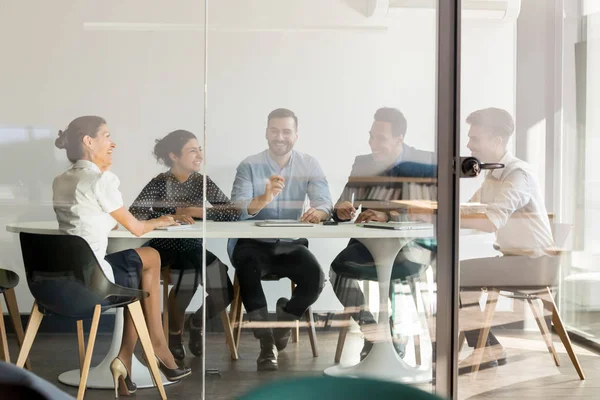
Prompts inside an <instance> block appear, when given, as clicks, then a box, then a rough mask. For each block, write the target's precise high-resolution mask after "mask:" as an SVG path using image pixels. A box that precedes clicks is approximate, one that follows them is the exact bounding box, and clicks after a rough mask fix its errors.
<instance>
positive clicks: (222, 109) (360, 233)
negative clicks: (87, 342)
mask: <svg viewBox="0 0 600 400" xmlns="http://www.w3.org/2000/svg"><path fill="white" fill-rule="evenodd" d="M457 11H462V12H458V13H457ZM598 11H600V10H598V9H597V7H596V5H595V2H591V1H590V2H586V1H583V2H561V1H556V2H547V1H541V0H540V1H528V2H521V1H516V0H511V1H498V2H490V1H467V0H464V1H462V2H461V1H454V0H453V1H444V2H435V1H425V0H423V1H365V2H363V1H354V0H343V1H342V0H326V1H323V0H318V1H317V0H303V1H302V2H292V1H280V0H277V1H276V0H261V1H255V2H242V1H234V0H220V1H212V2H211V1H208V0H206V1H204V2H196V1H183V2H177V4H176V5H171V4H169V5H166V4H165V3H163V2H158V1H152V2H148V1H144V2H142V1H129V2H127V3H119V2H103V3H102V4H98V3H96V2H91V1H87V2H81V3H78V4H77V5H73V4H72V3H70V2H53V3H52V6H49V5H45V4H42V3H41V2H25V3H18V4H17V3H12V4H10V5H4V6H3V7H2V11H1V12H0V33H2V34H1V35H0V45H1V47H2V48H3V55H5V57H3V61H4V64H3V66H4V69H3V72H4V71H5V73H4V74H2V76H0V87H2V92H3V93H9V94H10V95H8V96H2V97H1V98H0V102H1V104H2V107H0V143H2V146H1V147H0V149H1V150H2V157H0V160H1V162H2V163H3V165H4V168H3V180H2V183H1V184H2V188H0V195H1V198H0V207H1V210H2V211H1V213H0V215H1V217H2V221H3V222H4V225H7V224H15V223H16V224H18V223H24V222H29V223H33V224H34V225H35V226H37V227H38V228H39V227H40V226H42V227H43V226H46V225H43V223H44V222H46V223H47V222H52V223H55V221H56V216H55V212H54V210H53V206H54V204H53V187H52V181H53V179H54V177H55V176H57V175H59V174H60V173H62V172H64V171H65V170H67V169H68V168H69V167H70V163H69V161H68V160H67V158H66V157H65V154H64V152H62V150H58V149H56V148H55V147H54V141H55V139H56V138H57V134H58V131H59V130H65V128H66V127H67V126H68V124H69V122H70V121H72V120H73V119H74V118H76V117H79V116H83V115H99V116H101V117H103V118H105V119H106V122H107V126H108V127H109V130H110V133H111V137H112V139H113V140H114V143H115V144H116V146H117V147H116V148H114V151H113V152H112V153H111V154H112V166H111V168H110V170H111V171H112V173H114V175H116V176H117V177H118V178H119V182H120V186H119V190H120V193H121V197H122V199H123V204H124V206H125V207H127V208H129V207H130V206H132V205H133V208H132V209H131V211H132V212H133V213H134V215H135V216H136V217H137V218H139V219H149V218H154V217H158V216H160V215H163V214H174V215H176V218H177V219H178V220H179V221H181V222H186V221H187V222H192V221H191V219H195V221H194V222H195V223H194V224H190V225H192V227H191V228H179V229H178V230H171V231H162V233H161V232H160V231H156V232H152V233H147V234H146V235H145V236H142V237H139V238H138V237H136V236H135V235H132V234H128V233H127V232H126V230H125V228H123V227H120V228H119V229H118V230H116V231H112V232H111V233H109V240H108V243H109V244H108V252H109V253H111V252H115V251H118V250H123V249H128V248H134V247H136V248H137V247H142V246H150V247H153V248H155V249H156V250H157V251H158V252H159V254H160V256H161V263H162V268H161V270H162V273H161V282H162V288H166V290H163V291H161V293H160V294H159V296H160V297H161V298H162V299H163V303H164V307H163V308H162V311H164V312H163V314H162V321H161V322H163V327H162V329H163V331H164V335H165V339H166V340H167V343H168V346H169V348H170V350H171V352H172V354H173V355H174V357H175V358H176V359H178V361H179V362H180V364H181V365H185V366H187V367H190V368H191V370H192V375H191V376H190V377H188V378H187V379H185V380H183V381H181V382H179V383H175V384H169V385H168V386H166V392H167V395H168V396H169V397H170V398H178V397H181V398H210V399H230V398H236V397H239V396H242V395H243V394H244V393H247V392H249V391H252V390H257V389H258V388H259V387H261V386H263V385H265V384H269V383H274V382H283V380H285V379H300V378H303V377H320V376H324V375H325V376H347V377H353V378H354V377H367V378H375V379H379V380H382V381H393V382H405V383H409V384H411V385H413V386H415V387H417V388H419V389H422V390H425V391H427V392H435V393H437V394H441V395H443V396H447V397H453V398H486V397H494V396H511V395H512V394H513V393H517V392H518V394H516V395H520V394H522V392H526V393H532V394H531V395H532V397H536V396H537V397H548V396H549V393H550V392H549V391H550V390H552V393H555V392H557V391H561V390H562V391H564V392H565V393H566V394H565V397H567V396H572V397H573V396H578V395H581V396H582V397H585V396H586V395H589V393H590V392H589V391H592V390H593V388H590V387H588V388H586V387H585V385H582V384H581V383H580V378H582V377H583V376H584V375H585V376H587V377H588V379H591V378H593V371H594V370H595V369H597V368H596V367H597V356H596V355H595V353H593V352H592V351H591V350H589V349H586V348H583V347H581V346H580V345H579V344H578V343H579V342H576V343H575V339H582V338H583V339H587V340H588V344H589V342H596V341H597V329H596V328H597V326H596V325H597V324H596V323H595V316H596V312H597V311H596V307H595V295H594V293H595V292H594V287H595V286H594V285H595V284H596V283H595V282H596V274H597V272H596V270H595V264H597V263H595V262H594V261H595V260H596V259H597V255H596V253H595V250H594V249H595V248H596V247H597V246H595V245H596V244H597V241H598V240H597V239H598V235H597V232H596V230H595V227H594V221H595V218H594V217H595V215H596V213H597V209H598V201H597V192H598V190H597V186H598V185H597V182H598V179H597V177H596V175H595V172H594V168H593V163H592V160H593V159H592V154H593V149H595V148H596V147H597V146H596V145H597V135H595V132H596V131H597V129H596V126H597V121H596V119H595V118H596V117H595V114H594V112H593V110H594V107H595V105H596V103H595V102H596V101H597V99H598V96H597V94H598V90H597V86H598V85H597V79H596V77H595V76H594V73H593V71H595V70H597V68H595V66H596V63H597V59H596V58H597V54H598V51H597V36H598V31H600V30H599V29H598V18H597V16H598ZM57 21H61V22H60V23H58V22H57ZM15 38H18V40H16V39H15ZM539 43H543V45H540V44H539ZM458 57H460V58H458ZM459 67H460V68H459ZM459 94H460V96H459ZM160 139H164V140H160ZM507 152H508V153H507ZM506 154H510V155H512V156H511V157H508V156H507V155H506ZM459 155H460V156H465V157H466V156H474V157H476V158H478V159H479V161H480V162H481V163H483V164H480V163H475V162H474V161H473V160H470V161H468V160H467V161H468V162H470V163H471V164H469V165H467V164H463V163H462V161H464V160H461V159H459V158H457V156H459ZM517 159H518V160H521V161H518V160H517ZM486 164H487V165H486ZM493 164H502V166H499V165H493ZM469 166H470V168H467V167H469ZM453 168H454V169H453ZM487 168H491V169H490V170H486V169H487ZM459 169H460V170H461V171H462V172H460V171H459ZM512 173H515V175H512ZM459 174H460V176H473V175H475V176H476V178H475V179H461V181H460V187H459V184H458V182H459V180H458V179H459V178H458V175H459ZM459 189H460V190H459ZM459 203H460V207H459ZM459 208H460V212H459ZM459 214H460V216H461V218H460V221H459V220H458V216H459ZM36 224H37V225H36ZM40 224H42V225H40ZM378 224H385V227H387V228H389V227H390V226H394V227H395V228H396V229H376V228H381V226H378ZM365 225H366V226H365ZM53 226H54V225H53ZM507 229H508V230H507ZM2 232H3V233H1V235H2V236H1V241H0V244H1V246H2V249H3V251H2V254H3V265H2V268H5V267H6V268H8V269H10V270H13V271H15V272H17V273H18V274H19V275H20V276H21V283H20V284H19V285H18V286H17V288H16V298H17V303H18V305H19V308H20V310H21V313H22V314H23V316H24V317H27V316H28V315H29V314H28V313H29V310H30V309H31V306H32V303H33V298H32V296H31V294H30V292H29V290H28V287H27V284H26V277H25V273H24V272H25V271H24V266H23V261H22V258H21V255H20V245H19V238H18V235H16V234H14V233H10V232H7V231H5V230H4V229H3V230H2ZM151 239H152V241H151ZM459 244H460V247H458V245H459ZM496 256H501V257H496ZM509 257H511V258H509ZM459 258H460V260H461V263H460V268H455V266H457V265H458V263H457V260H458V259H459ZM455 259H456V260H455ZM482 262H483V264H482ZM503 262H505V263H506V262H508V266H506V265H504V266H503V265H501V264H502V263H503ZM486 263H487V264H486ZM482 265H483V266H482ZM494 274H496V275H494ZM199 289H201V290H199ZM459 292H460V295H459ZM459 299H460V300H459ZM3 306H5V305H4V304H3ZM7 321H8V319H7ZM45 321H48V322H44V324H42V327H41V328H40V333H39V334H38V336H37V338H36V342H35V343H34V347H33V350H32V352H31V356H30V361H31V364H32V368H33V371H34V373H36V374H37V375H39V376H41V377H42V378H44V379H46V380H48V381H50V382H51V383H53V384H56V385H58V386H59V387H60V388H61V389H62V390H65V391H66V392H68V393H71V394H74V393H76V390H77V389H76V386H77V384H78V382H79V371H78V370H77V367H78V365H79V358H78V356H77V354H76V352H75V346H76V344H75V338H76V335H75V333H76V328H75V324H74V323H70V321H66V320H53V319H52V318H47V319H45ZM53 321H57V322H53ZM100 321H101V322H100V324H99V334H98V336H97V343H96V345H95V352H94V356H93V359H92V366H93V367H95V366H97V367H98V369H97V370H94V369H92V372H90V377H89V382H88V383H89V386H90V389H89V390H88V392H87V393H86V395H87V397H88V398H105V397H107V396H110V395H112V393H111V392H110V391H109V390H112V389H113V382H112V378H111V376H110V371H109V370H108V368H107V365H108V363H110V361H111V360H112V359H113V358H114V357H115V356H116V352H115V351H117V350H118V348H119V343H120V340H121V337H122V336H121V332H120V325H119V324H120V321H122V320H121V319H120V317H119V316H118V314H117V315H115V314H113V313H112V312H108V313H107V315H103V317H102V318H101V320H100ZM115 321H116V324H115ZM8 325H10V324H8ZM115 326H116V328H115ZM436 327H437V329H436ZM84 328H85V329H84V330H85V331H86V333H87V332H88V331H89V327H88V323H87V322H86V323H85V324H84ZM565 332H568V333H569V336H567V334H566V333H565ZM57 333H64V334H63V335H60V334H57ZM569 338H570V339H572V340H569ZM13 342H15V343H13ZM463 342H465V343H464V344H463ZM9 344H10V354H11V360H13V361H14V360H15V359H16V354H18V352H19V348H18V347H17V345H16V341H14V340H12V336H10V335H9ZM592 344H593V343H592ZM474 347H476V348H478V350H476V351H472V350H471V349H472V348H474ZM113 353H114V354H113ZM546 353H548V354H546ZM135 354H136V357H135V358H134V361H133V362H132V370H131V373H132V377H133V380H134V382H136V383H137V385H138V387H139V389H138V392H137V396H138V397H140V396H141V397H153V398H155V397H156V396H158V394H157V392H156V391H155V389H153V388H151V386H152V383H151V378H150V376H149V375H148V373H147V370H146V368H145V366H144V363H145V362H144V360H143V357H142V356H141V352H139V350H136V352H135ZM48 359H51V360H52V363H49V362H48ZM559 363H560V364H561V365H560V367H558V366H557V365H558V364H559ZM590 376H591V378H590ZM164 381H165V383H167V381H166V379H165V380H164ZM102 389H105V390H102ZM546 390H548V392H545V391H546ZM533 392H535V393H533ZM281 395H282V397H285V394H284V393H282V394H281ZM590 396H593V395H590Z"/></svg>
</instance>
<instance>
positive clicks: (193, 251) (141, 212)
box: [130, 130, 240, 360]
mask: <svg viewBox="0 0 600 400" xmlns="http://www.w3.org/2000/svg"><path fill="white" fill-rule="evenodd" d="M154 156H155V157H156V159H157V161H158V162H160V163H162V164H163V165H165V166H167V167H169V170H168V171H167V172H164V173H161V174H159V175H158V176H156V177H154V178H152V180H151V181H150V182H149V183H148V184H147V185H146V187H144V189H143V190H142V192H141V193H140V194H139V196H138V197H137V199H136V200H135V201H134V202H133V205H132V206H131V208H130V211H131V213H132V214H133V215H135V216H136V217H137V218H140V219H151V218H159V217H160V216H162V215H171V214H174V215H176V216H177V217H180V218H182V219H183V220H185V221H186V222H188V223H194V218H195V219H202V218H204V215H205V214H206V218H207V219H209V220H215V221H235V220H238V219H239V217H240V210H239V209H238V208H237V207H236V206H235V205H234V204H233V203H232V202H231V201H230V200H229V198H228V197H227V196H226V195H225V194H224V193H223V191H222V190H221V189H219V187H218V186H217V185H216V184H215V183H214V182H213V181H212V180H211V179H210V178H209V177H208V176H207V177H206V200H207V201H208V202H209V203H210V204H211V206H212V207H211V208H207V209H206V210H204V209H203V208H202V205H203V199H204V193H203V176H202V174H200V173H199V171H200V169H201V166H202V159H203V154H202V148H201V147H200V144H199V143H198V139H197V138H196V136H195V135H194V134H193V133H191V132H188V131H185V130H176V131H174V132H171V133H169V134H168V135H167V136H165V137H164V138H162V139H160V140H157V141H156V145H155V146H154ZM148 245H149V246H150V247H152V248H154V249H156V250H158V252H159V253H160V256H161V260H162V266H163V268H165V267H170V269H171V271H172V272H173V274H172V278H171V280H172V282H173V283H174V289H173V290H171V293H170V295H169V304H168V307H169V348H170V349H171V352H172V353H173V355H174V356H175V358H176V359H178V360H183V359H184V358H185V348H184V347H183V339H182V333H183V327H184V319H185V318H184V317H185V310H186V308H187V306H188V304H189V302H190V300H191V299H192V296H193V295H194V293H195V291H196V289H197V288H198V285H199V283H201V282H200V281H201V279H200V278H201V270H202V258H203V257H204V250H203V248H202V239H152V240H150V242H149V243H148ZM205 254H206V280H205V283H204V282H202V284H203V285H204V286H205V287H206V292H207V294H208V296H207V297H206V298H205V301H204V304H205V305H206V318H207V320H209V319H211V318H213V317H215V316H217V315H218V314H219V313H220V312H221V311H223V310H225V308H227V306H228V305H229V304H230V303H231V301H232V299H233V285H232V284H231V280H230V279H229V277H228V275H227V266H226V265H225V264H223V263H222V262H221V261H220V260H219V259H218V258H217V257H216V256H215V255H214V254H213V253H211V252H210V251H206V253H205ZM184 277H185V279H184ZM189 327H190V340H189V348H190V351H191V352H192V354H194V355H195V356H201V355H202V308H199V309H198V310H197V311H196V312H195V313H194V315H193V316H192V317H191V318H190V321H189Z"/></svg>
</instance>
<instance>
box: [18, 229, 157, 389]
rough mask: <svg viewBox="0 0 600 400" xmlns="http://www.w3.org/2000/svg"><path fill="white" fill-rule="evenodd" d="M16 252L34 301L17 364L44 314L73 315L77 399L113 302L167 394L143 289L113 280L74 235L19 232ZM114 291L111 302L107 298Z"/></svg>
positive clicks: (31, 340) (32, 339) (82, 240)
mask: <svg viewBox="0 0 600 400" xmlns="http://www.w3.org/2000/svg"><path fill="white" fill-rule="evenodd" d="M20 239H21V251H22V253H23V261H24V264H25V271H26V275H27V283H28V285H29V289H30V290H31V294H32V295H33V297H34V299H35V302H34V305H33V310H32V313H31V317H30V318H29V323H28V324H27V331H26V332H25V340H24V343H23V347H22V348H21V352H20V353H19V358H18V360H17V366H19V367H22V366H23V364H24V362H25V359H26V358H27V356H28V355H29V351H30V350H31V346H32V344H33V341H34V339H35V336H36V334H37V331H38V328H39V326H40V323H41V322H42V318H43V317H44V315H59V316H63V317H67V318H73V319H76V320H77V340H78V344H79V363H80V367H81V381H80V382H79V391H78V393H77V399H78V400H81V399H83V396H84V394H85V389H86V384H87V379H88V374H89V369H90V363H91V361H92V353H93V350H94V343H95V341H96V332H97V331H98V322H99V320H100V314H101V313H102V312H103V311H106V310H109V309H111V308H116V307H127V309H128V310H129V313H130V315H131V318H132V320H133V323H134V325H135V329H136V331H137V333H138V336H139V338H140V342H141V344H142V348H143V350H144V353H145V355H146V360H150V361H149V362H148V363H147V365H148V367H149V369H150V373H151V376H152V379H153V380H154V384H155V385H156V386H157V387H158V391H159V392H160V395H161V398H163V399H166V398H167V396H166V394H165V391H164V388H163V385H162V380H161V378H160V375H159V372H158V365H157V363H156V358H155V357H154V350H153V348H152V343H151V342H150V336H149V334H148V328H147V326H146V321H145V318H144V314H143V312H142V307H141V305H140V302H139V300H140V299H141V298H144V297H147V296H148V293H147V292H144V291H141V290H136V289H130V288H126V287H123V286H119V285H116V284H114V283H112V282H110V281H109V280H108V279H107V278H106V276H105V275H104V272H103V271H102V269H101V267H100V265H99V263H98V260H97V259H96V257H95V255H94V253H93V252H92V249H91V248H90V246H89V244H88V243H87V242H86V241H85V240H84V239H83V238H81V237H79V236H69V235H40V234H33V233H21V234H20ZM113 296H118V302H117V303H116V304H108V302H107V300H108V298H109V297H113ZM89 318H91V319H92V326H91V329H90V334H89V338H88V345H87V349H86V350H85V352H84V338H83V319H89Z"/></svg>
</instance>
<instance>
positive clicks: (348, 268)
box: [333, 261, 426, 365]
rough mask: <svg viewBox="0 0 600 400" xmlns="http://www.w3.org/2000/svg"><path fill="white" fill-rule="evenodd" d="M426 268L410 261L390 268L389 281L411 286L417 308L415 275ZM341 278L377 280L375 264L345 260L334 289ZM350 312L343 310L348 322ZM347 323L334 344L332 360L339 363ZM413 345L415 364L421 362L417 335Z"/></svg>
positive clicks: (338, 272)
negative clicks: (362, 263)
mask: <svg viewBox="0 0 600 400" xmlns="http://www.w3.org/2000/svg"><path fill="white" fill-rule="evenodd" d="M425 268H426V265H422V264H417V263H414V262H411V261H406V262H404V263H402V264H400V265H394V268H393V270H392V276H391V281H392V282H401V283H403V284H408V285H409V286H410V288H411V292H412V295H413V299H414V301H415V307H417V309H418V304H417V290H416V285H415V282H416V277H417V276H419V275H420V274H421V272H422V271H424V269H425ZM342 278H345V279H355V280H359V281H363V280H364V281H373V282H377V270H376V269H375V266H374V265H372V266H367V265H359V264H357V263H354V262H347V263H345V264H344V265H343V269H338V271H336V278H335V281H334V282H333V288H334V290H336V291H337V290H338V287H339V285H341V284H342ZM393 286H394V285H391V287H390V297H391V301H392V304H394V295H395V291H394V290H393V289H392V288H393ZM351 315H352V312H351V310H344V317H345V321H346V322H348V321H349V320H350V318H351ZM348 329H349V325H348V324H347V323H344V324H343V325H342V326H341V328H340V333H339V336H338V342H337V346H336V351H335V356H334V362H335V363H339V362H340V359H341V357H342V352H343V350H344V344H345V342H346V335H347V334H348ZM413 339H414V345H415V358H416V363H417V365H420V364H421V358H420V354H421V348H420V340H419V337H418V336H415V337H414V338H413Z"/></svg>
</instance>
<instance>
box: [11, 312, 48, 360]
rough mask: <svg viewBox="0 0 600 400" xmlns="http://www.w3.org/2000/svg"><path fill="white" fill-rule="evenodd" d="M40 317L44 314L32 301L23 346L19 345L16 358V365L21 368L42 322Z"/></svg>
mask: <svg viewBox="0 0 600 400" xmlns="http://www.w3.org/2000/svg"><path fill="white" fill-rule="evenodd" d="M42 318H44V315H43V314H42V313H41V312H40V310H38V307H37V304H36V303H33V308H32V309H31V315H30V316H29V322H27V329H26V330H25V337H24V338H23V346H21V351H20V352H19V357H18V358H17V367H21V368H23V365H25V360H27V358H29V352H30V351H31V346H32V345H33V341H34V340H35V336H36V335H37V331H38V329H39V328H40V324H41V323H42Z"/></svg>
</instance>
